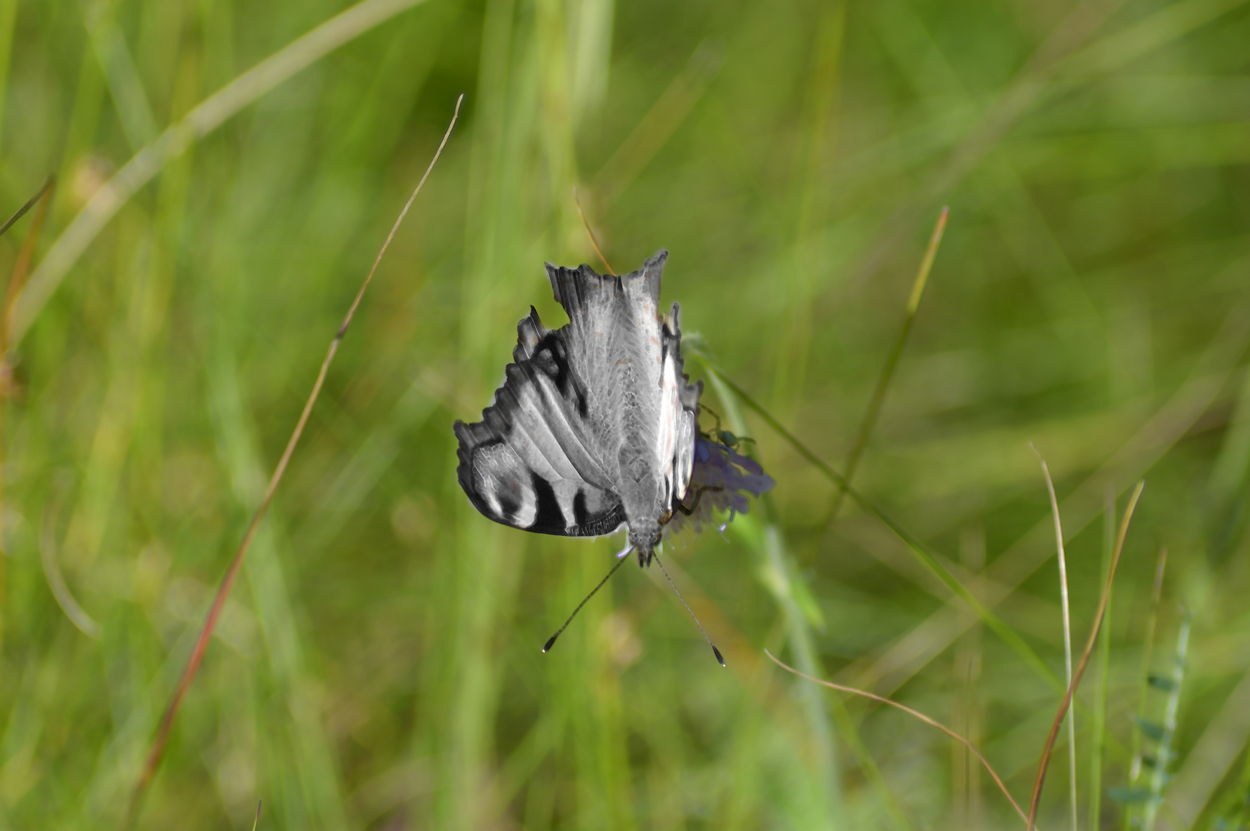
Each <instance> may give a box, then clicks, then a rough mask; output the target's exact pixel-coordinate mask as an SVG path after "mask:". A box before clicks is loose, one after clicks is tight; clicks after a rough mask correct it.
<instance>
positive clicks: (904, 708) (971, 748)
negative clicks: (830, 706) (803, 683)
mask: <svg viewBox="0 0 1250 831" xmlns="http://www.w3.org/2000/svg"><path fill="white" fill-rule="evenodd" d="M764 654H765V655H767V656H768V657H769V658H772V661H773V663H775V664H776V665H777V666H779V667H781V668H782V669H784V670H786V671H787V672H789V673H792V674H794V675H797V676H799V677H800V678H806V679H807V680H808V681H814V682H816V683H817V684H820V685H821V686H824V687H828V688H829V689H832V690H838V691H839V692H844V693H850V694H851V695H860V696H863V697H864V698H870V699H872V700H873V701H876V702H878V703H881V704H887V705H889V706H891V707H894V708H896V709H899V710H902V711H903V712H904V713H907V714H908V715H909V716H912V717H914V718H918V719H920V720H921V721H923V722H924V723H925V724H927V725H929V726H930V727H936V728H937V729H939V730H941V731H942V732H943V733H945V734H946V735H948V736H950V737H951V738H952V739H954V740H955V741H957V742H959V743H960V744H962V745H963V746H964V747H966V748H968V750H969V752H971V753H972V754H973V755H974V756H976V757H977V758H978V759H980V760H981V764H982V765H983V766H984V767H985V769H986V771H988V772H989V774H990V776H991V777H992V778H993V779H994V783H995V784H996V785H998V789H999V790H1000V791H1002V792H1003V796H1005V797H1007V801H1008V802H1010V803H1011V807H1012V808H1015V809H1016V813H1017V814H1019V815H1020V819H1022V820H1024V821H1025V822H1028V821H1029V818H1028V817H1027V816H1026V815H1025V813H1024V810H1023V809H1022V808H1021V807H1020V804H1019V803H1018V802H1016V800H1015V799H1014V798H1013V797H1012V795H1011V791H1009V790H1007V786H1006V785H1004V784H1003V780H1002V777H1000V776H999V775H998V772H997V771H995V770H994V766H993V765H991V764H990V763H989V760H988V759H986V758H985V757H984V756H982V755H981V751H979V750H977V748H976V746H975V745H973V744H972V742H970V741H968V740H967V739H965V738H964V737H963V736H961V735H959V734H958V733H956V732H955V731H954V730H951V729H950V728H949V727H947V726H946V725H944V724H942V723H941V722H939V721H935V720H933V719H931V718H929V717H928V716H926V715H925V714H924V713H921V712H918V711H916V710H913V709H912V708H911V707H908V706H907V705H905V704H899V703H898V702H897V701H892V700H891V699H889V698H886V697H885V696H881V695H876V694H875V693H870V692H868V691H866V690H859V689H856V688H855V687H848V686H845V685H843V684H835V683H834V682H833V681H825V680H824V679H821V678H813V677H812V676H810V675H808V674H806V673H803V672H799V671H798V670H797V669H795V668H794V667H791V666H789V665H788V664H784V663H782V662H781V661H780V660H778V659H777V658H776V657H775V656H774V655H773V653H771V652H769V651H768V650H767V649H765V650H764Z"/></svg>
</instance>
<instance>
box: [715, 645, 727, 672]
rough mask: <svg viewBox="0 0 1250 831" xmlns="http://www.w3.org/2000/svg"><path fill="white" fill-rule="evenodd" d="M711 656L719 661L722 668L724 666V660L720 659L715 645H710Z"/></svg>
mask: <svg viewBox="0 0 1250 831" xmlns="http://www.w3.org/2000/svg"><path fill="white" fill-rule="evenodd" d="M712 654H713V655H715V656H716V660H718V661H720V665H721V666H722V667H723V666H725V659H724V658H723V657H721V654H720V650H719V649H717V648H716V645H715V644H713V645H712Z"/></svg>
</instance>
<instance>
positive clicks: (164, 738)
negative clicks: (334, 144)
mask: <svg viewBox="0 0 1250 831" xmlns="http://www.w3.org/2000/svg"><path fill="white" fill-rule="evenodd" d="M463 101H464V95H461V96H460V97H459V98H457V99H456V110H455V113H453V114H452V117H451V123H450V124H448V125H447V132H446V133H444V134H443V140H442V141H441V142H440V143H439V145H438V150H436V151H435V153H434V158H433V159H431V160H430V165H429V167H427V168H426V169H425V175H423V176H422V177H421V181H420V182H418V183H417V187H416V189H415V190H414V191H413V192H412V196H409V197H408V201H407V202H406V203H405V204H404V209H403V210H402V211H400V212H399V216H398V217H397V218H396V220H395V224H394V225H392V226H391V232H390V233H389V234H387V235H386V241H385V242H384V243H382V248H381V249H380V250H379V251H378V256H377V257H376V258H375V259H374V261H373V267H372V268H370V269H369V274H368V275H367V276H366V277H365V281H364V283H362V284H361V286H360V291H358V292H357V293H356V299H355V300H353V301H352V305H351V308H349V309H348V310H347V315H346V317H344V318H343V325H342V326H340V327H339V330H338V332H337V333H336V334H335V335H334V339H333V340H332V341H330V348H329V351H327V352H326V357H325V360H324V361H322V362H321V371H320V372H318V373H317V380H316V381H315V382H314V383H313V388H312V392H311V393H309V395H308V401H307V402H305V404H304V411H303V412H302V413H300V417H299V421H298V422H296V424H295V430H294V431H293V432H292V433H291V438H290V440H288V441H287V444H286V449H285V450H284V451H282V458H281V459H279V460H278V466H277V467H276V468H275V469H274V472H273V476H272V477H270V479H269V485H268V487H266V488H265V495H264V497H263V498H262V499H261V501H260V505H258V506H257V508H256V512H255V513H254V514H252V521H251V522H249V523H248V526H247V531H246V532H244V534H243V540H242V542H240V543H239V548H238V550H237V551H236V552H235V554H234V559H233V560H231V561H230V566H229V568H227V569H226V574H225V576H224V577H223V578H222V580H221V585H220V586H219V587H218V588H217V594H216V596H214V597H213V605H212V606H211V607H210V608H209V610H208V617H207V618H206V619H205V621H204V626H203V628H201V630H200V636H199V638H198V639H197V640H196V642H195V648H194V649H193V650H192V652H191V659H190V660H189V661H188V662H187V668H186V669H185V670H183V672H182V678H180V679H179V681H178V686H177V687H176V688H175V690H174V694H173V696H172V697H171V698H170V700H169V706H168V707H166V709H165V715H164V717H162V718H161V724H160V727H159V728H158V729H157V732H156V738H155V739H154V740H153V742H152V749H151V750H150V751H149V752H148V758H147V762H146V764H144V766H143V772H142V774H140V776H139V781H138V783H136V785H135V789H134V793H133V794H132V796H131V800H130V808H129V810H128V811H127V817H126V823H125V825H124V827H127V828H128V827H130V825H131V824H132V823H133V822H134V820H135V818H136V817H137V816H138V809H139V806H140V804H141V801H142V799H143V794H144V792H145V791H146V789H147V786H148V784H149V783H150V782H151V781H152V777H153V776H154V775H155V774H156V769H157V767H159V765H160V763H161V756H162V755H163V754H164V752H165V745H166V743H167V742H168V741H169V734H170V731H171V730H172V729H173V725H174V719H175V718H176V717H177V715H178V707H179V705H180V704H181V703H182V699H183V696H185V695H186V692H187V689H188V688H189V687H190V686H191V682H192V681H193V680H194V679H195V674H196V671H197V670H198V669H199V668H200V663H201V661H203V659H204V651H205V650H206V649H207V648H208V642H209V640H210V639H211V638H212V635H213V629H214V628H215V627H216V625H217V619H218V617H219V616H220V615H221V610H222V608H223V607H224V606H225V604H226V598H227V597H228V596H229V595H230V589H231V588H232V587H233V586H234V581H235V578H236V577H238V574H239V567H240V566H242V565H243V558H244V557H245V556H246V555H247V551H248V549H249V548H251V545H252V539H253V538H254V537H255V536H256V529H257V527H258V526H259V525H260V521H261V519H262V518H263V517H264V516H265V511H266V510H267V509H268V508H269V503H270V502H271V501H272V500H273V495H274V492H275V491H276V490H277V489H278V483H279V482H281V481H282V475H283V474H284V473H285V472H286V466H287V463H288V462H290V461H291V454H292V453H294V452H295V445H296V444H298V443H299V439H300V436H301V435H302V434H303V432H304V425H306V424H307V423H308V417H309V415H311V414H312V408H313V405H314V404H315V403H316V402H317V396H318V395H320V394H321V386H322V384H324V383H325V380H326V373H327V372H329V369H330V363H331V362H332V361H333V360H334V355H335V353H336V352H338V348H339V343H341V342H342V340H343V336H344V335H345V334H347V327H348V326H350V325H351V322H352V317H353V316H354V315H355V314H356V309H357V307H359V306H360V301H361V300H363V299H364V296H365V291H367V290H368V288H369V283H370V282H372V281H373V274H374V272H376V271H377V270H378V263H380V262H381V261H382V255H383V254H385V253H386V249H387V248H389V247H390V244H391V240H392V239H394V238H395V232H396V231H398V230H399V224H400V223H401V222H403V221H404V217H405V216H407V215H408V209H409V208H411V207H412V203H413V202H414V201H415V200H416V198H417V194H418V193H420V192H421V188H422V187H423V186H424V185H425V180H426V179H428V178H429V176H430V172H431V171H432V170H433V169H434V165H435V164H436V163H437V162H438V158H439V156H441V155H442V153H443V148H444V147H445V146H446V145H447V139H449V138H450V137H451V131H452V129H453V128H454V127H455V126H456V119H457V118H459V116H460V104H461V103H462V102H463Z"/></svg>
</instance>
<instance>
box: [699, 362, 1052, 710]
mask: <svg viewBox="0 0 1250 831" xmlns="http://www.w3.org/2000/svg"><path fill="white" fill-rule="evenodd" d="M699 359H700V361H701V362H702V363H703V365H704V366H705V367H707V370H708V372H710V373H711V374H712V377H713V378H714V379H716V380H717V381H719V382H720V383H723V384H724V385H725V386H726V387H727V388H728V389H729V390H732V391H733V393H734V395H735V396H737V397H738V398H740V399H742V401H743V403H745V404H746V405H747V406H748V407H750V408H751V409H752V410H754V411H755V412H756V413H757V414H758V415H759V416H760V417H761V418H763V419H764V421H765V422H767V424H768V425H769V426H770V427H772V428H773V429H774V430H776V431H777V433H778V434H779V435H781V437H782V438H784V439H785V440H786V441H787V442H789V444H790V445H791V446H792V447H793V448H794V449H795V450H796V451H797V452H798V453H799V455H801V456H802V457H803V458H805V459H807V461H809V462H811V463H812V464H813V465H815V466H816V468H817V469H818V470H820V471H821V473H823V474H824V475H825V476H827V477H828V478H829V480H830V481H832V482H833V483H834V484H835V485H837V486H840V487H842V488H845V489H846V492H847V494H848V495H849V496H850V497H851V498H852V499H854V500H855V501H856V503H858V504H859V505H860V507H862V508H863V509H864V510H866V511H868V512H869V513H870V514H872V515H873V516H875V517H876V518H877V519H879V520H880V521H881V522H882V523H883V524H884V525H885V526H886V527H887V528H889V529H890V530H891V531H893V532H894V535H895V536H897V537H898V538H899V539H900V540H902V541H903V543H904V544H906V546H907V549H908V550H909V551H910V552H911V553H912V555H913V556H914V557H915V558H916V559H917V560H919V561H920V563H921V565H923V566H924V567H925V568H926V569H928V570H929V571H930V572H932V573H933V574H934V575H935V576H936V577H937V578H938V579H939V580H941V581H942V582H943V583H945V584H946V586H947V588H949V589H950V590H951V592H952V593H954V594H955V596H957V597H959V598H960V599H961V600H963V601H964V602H965V603H967V604H968V606H969V607H970V608H971V609H972V610H973V611H974V612H976V613H977V616H978V617H979V618H980V619H981V620H982V622H984V623H985V625H986V626H987V627H989V629H990V630H991V631H992V632H993V633H994V634H996V635H998V637H999V638H1000V639H1001V640H1002V641H1003V643H1005V644H1007V646H1009V647H1011V650H1012V651H1013V652H1015V653H1016V654H1017V655H1019V656H1020V658H1022V659H1023V660H1024V662H1025V663H1026V664H1028V665H1029V666H1030V667H1031V668H1032V669H1033V671H1034V672H1036V673H1037V675H1038V677H1040V678H1041V679H1042V680H1044V681H1045V682H1046V683H1047V684H1048V685H1050V686H1051V687H1052V688H1054V689H1056V690H1059V691H1062V690H1064V689H1065V687H1064V685H1063V682H1062V681H1061V680H1059V678H1058V676H1056V675H1055V674H1054V672H1052V671H1051V669H1050V667H1048V666H1047V665H1046V662H1045V661H1043V660H1042V659H1041V657H1040V656H1039V655H1038V654H1037V652H1035V651H1034V650H1033V648H1032V647H1030V646H1029V645H1028V644H1027V643H1025V641H1024V639H1023V638H1021V637H1020V635H1019V634H1017V633H1016V632H1015V630H1013V629H1012V628H1011V627H1009V626H1008V625H1007V624H1005V623H1003V621H1002V620H1001V619H999V617H998V616H997V615H995V614H994V613H993V612H991V611H990V610H989V608H988V607H987V606H986V605H985V604H984V603H982V602H981V601H980V600H979V599H978V598H977V597H976V595H974V594H973V593H972V592H971V591H969V590H968V588H967V587H966V586H964V585H963V584H962V583H960V582H959V580H958V579H957V578H956V577H955V575H953V574H951V573H950V571H949V570H948V569H947V568H946V566H944V565H942V563H941V562H939V561H938V559H937V557H936V555H934V554H933V553H932V552H930V551H929V549H928V547H927V546H925V544H924V543H922V542H920V540H918V539H917V538H916V537H914V536H912V534H910V533H909V532H908V531H906V530H904V529H903V528H902V526H900V525H899V524H898V523H896V522H895V521H894V520H892V519H891V518H890V517H889V516H887V515H886V514H885V512H883V511H882V510H881V509H880V508H878V507H877V506H876V505H874V504H873V503H871V502H869V501H868V500H867V499H865V498H864V497H863V496H861V495H860V493H859V492H858V491H857V490H855V489H854V488H852V487H851V486H850V484H849V483H848V482H847V481H846V479H845V477H843V476H842V475H841V474H840V473H838V472H837V471H835V470H834V469H833V468H831V467H830V466H829V465H828V464H826V463H825V462H824V461H823V460H821V459H820V457H818V456H817V455H816V454H814V453H812V451H810V450H808V449H807V447H806V446H804V444H803V443H802V442H801V441H799V440H798V439H797V438H795V436H794V435H793V434H792V433H790V431H789V430H787V429H786V428H785V427H784V426H783V425H782V424H781V422H779V421H777V419H775V418H774V417H773V416H772V415H771V414H770V413H769V412H768V411H767V410H765V409H764V408H763V407H761V406H760V405H759V404H757V403H756V402H755V400H754V399H753V398H751V396H750V395H748V394H747V393H746V391H744V390H743V389H742V388H741V387H739V386H738V385H737V384H735V383H734V382H733V381H731V380H729V379H728V378H727V377H725V375H724V374H723V373H721V371H720V370H718V369H717V368H716V367H715V366H713V365H712V364H711V363H710V362H709V361H708V360H707V359H706V358H704V357H702V356H699ZM740 429H741V428H740Z"/></svg>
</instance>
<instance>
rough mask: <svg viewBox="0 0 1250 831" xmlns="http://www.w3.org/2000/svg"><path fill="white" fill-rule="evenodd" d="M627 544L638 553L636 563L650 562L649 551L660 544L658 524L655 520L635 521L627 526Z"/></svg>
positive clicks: (644, 564) (641, 564)
mask: <svg viewBox="0 0 1250 831" xmlns="http://www.w3.org/2000/svg"><path fill="white" fill-rule="evenodd" d="M629 544H630V545H631V546H633V548H634V551H636V552H637V553H638V565H640V566H647V565H650V564H651V552H652V551H654V550H655V549H656V548H658V547H659V545H660V525H659V523H657V522H636V523H630V526H629Z"/></svg>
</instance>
